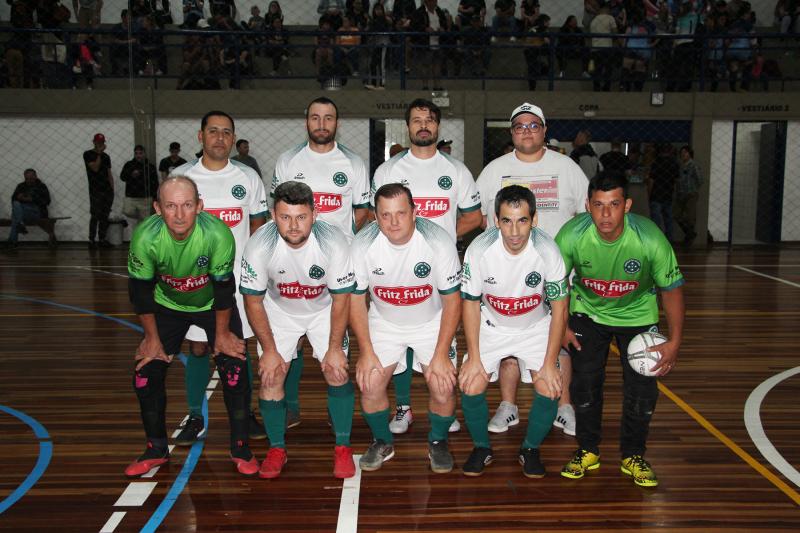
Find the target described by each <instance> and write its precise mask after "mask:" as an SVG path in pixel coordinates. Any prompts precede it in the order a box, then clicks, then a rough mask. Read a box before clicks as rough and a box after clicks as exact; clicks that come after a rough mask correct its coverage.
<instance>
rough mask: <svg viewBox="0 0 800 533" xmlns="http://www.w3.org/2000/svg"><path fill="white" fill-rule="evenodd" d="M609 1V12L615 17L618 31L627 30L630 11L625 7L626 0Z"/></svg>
mask: <svg viewBox="0 0 800 533" xmlns="http://www.w3.org/2000/svg"><path fill="white" fill-rule="evenodd" d="M607 3H608V13H609V14H610V15H611V16H612V17H614V20H615V21H616V23H617V29H618V31H620V32H623V31H625V28H626V27H627V26H628V11H627V9H626V8H625V2H624V0H607Z"/></svg>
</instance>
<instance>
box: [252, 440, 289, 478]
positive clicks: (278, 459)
mask: <svg viewBox="0 0 800 533" xmlns="http://www.w3.org/2000/svg"><path fill="white" fill-rule="evenodd" d="M286 461H288V459H287V458H286V450H284V449H283V448H270V449H269V450H267V458H266V459H264V462H263V463H261V468H260V469H259V470H258V477H261V478H264V479H273V478H276V477H278V476H280V475H281V469H282V468H283V465H285V464H286Z"/></svg>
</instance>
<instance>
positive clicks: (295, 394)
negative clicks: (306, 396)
mask: <svg viewBox="0 0 800 533" xmlns="http://www.w3.org/2000/svg"><path fill="white" fill-rule="evenodd" d="M301 377H303V349H302V348H298V349H297V357H296V358H294V359H292V362H291V363H290V364H289V373H288V374H286V381H284V383H283V390H284V392H285V393H286V408H287V409H289V410H290V411H292V412H295V413H299V412H300V378H301Z"/></svg>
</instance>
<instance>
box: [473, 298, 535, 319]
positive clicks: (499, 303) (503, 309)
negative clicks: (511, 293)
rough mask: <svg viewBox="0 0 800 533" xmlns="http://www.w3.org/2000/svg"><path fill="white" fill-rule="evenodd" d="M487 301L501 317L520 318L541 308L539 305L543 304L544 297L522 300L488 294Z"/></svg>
mask: <svg viewBox="0 0 800 533" xmlns="http://www.w3.org/2000/svg"><path fill="white" fill-rule="evenodd" d="M486 301H487V302H489V305H491V306H492V308H493V309H494V310H495V311H497V312H498V313H500V314H501V315H504V316H519V315H524V314H525V313H529V312H531V311H533V310H534V309H536V308H537V307H539V304H541V303H542V296H541V295H540V294H532V295H530V296H522V297H520V298H510V297H503V296H493V295H491V294H487V295H486Z"/></svg>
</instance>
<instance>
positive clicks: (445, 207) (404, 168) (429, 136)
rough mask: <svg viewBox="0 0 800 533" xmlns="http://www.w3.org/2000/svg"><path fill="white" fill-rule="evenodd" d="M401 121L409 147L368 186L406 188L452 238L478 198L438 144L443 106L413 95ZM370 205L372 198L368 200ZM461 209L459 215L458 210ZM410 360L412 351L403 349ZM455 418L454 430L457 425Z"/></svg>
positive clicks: (472, 216) (400, 394)
mask: <svg viewBox="0 0 800 533" xmlns="http://www.w3.org/2000/svg"><path fill="white" fill-rule="evenodd" d="M405 118H406V125H407V126H408V137H409V140H410V141H411V148H410V149H409V150H407V151H403V152H400V153H399V154H397V155H396V156H394V157H392V158H391V159H389V160H388V161H386V162H385V163H383V164H382V165H381V166H379V167H378V168H377V169H376V170H375V175H374V176H373V181H372V190H373V191H376V190H377V189H378V188H379V187H381V186H382V185H384V184H387V183H400V184H403V185H405V186H406V187H408V188H409V189H410V190H411V194H412V195H413V196H414V203H415V204H416V208H417V216H420V217H423V218H427V219H429V220H431V221H433V222H435V223H436V224H438V225H439V226H441V227H442V228H444V229H445V230H446V231H447V233H448V235H450V237H451V238H452V239H453V241H455V240H456V239H457V238H459V237H461V236H463V235H465V234H466V233H469V232H470V231H472V230H473V229H475V228H477V227H479V226H480V223H481V214H480V211H479V209H480V206H481V201H480V197H479V195H478V190H477V187H476V186H475V180H474V179H473V177H472V173H470V171H469V169H468V168H467V167H466V166H465V165H464V163H462V162H461V161H459V160H457V159H455V158H453V157H452V156H450V155H449V154H445V153H442V152H441V151H440V150H438V149H437V144H436V143H437V141H438V139H439V123H440V122H441V118H442V112H441V110H440V109H439V107H438V106H436V104H434V103H433V102H430V101H428V100H423V99H417V100H414V101H413V102H411V104H410V105H409V106H408V109H406V117H405ZM372 204H373V207H374V204H375V202H374V200H373V201H372ZM459 213H460V215H461V216H458V215H459ZM408 358H409V360H410V358H411V354H409V355H408ZM394 384H395V388H396V391H397V405H396V407H395V416H394V419H393V420H392V423H391V430H392V432H393V433H405V432H406V431H407V430H408V426H409V425H410V424H411V423H412V422H413V420H414V417H413V414H412V412H411V373H410V372H407V373H404V374H398V375H397V376H396V377H395V380H394ZM458 427H459V426H458V422H457V421H455V422H454V423H453V428H452V430H453V431H458Z"/></svg>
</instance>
